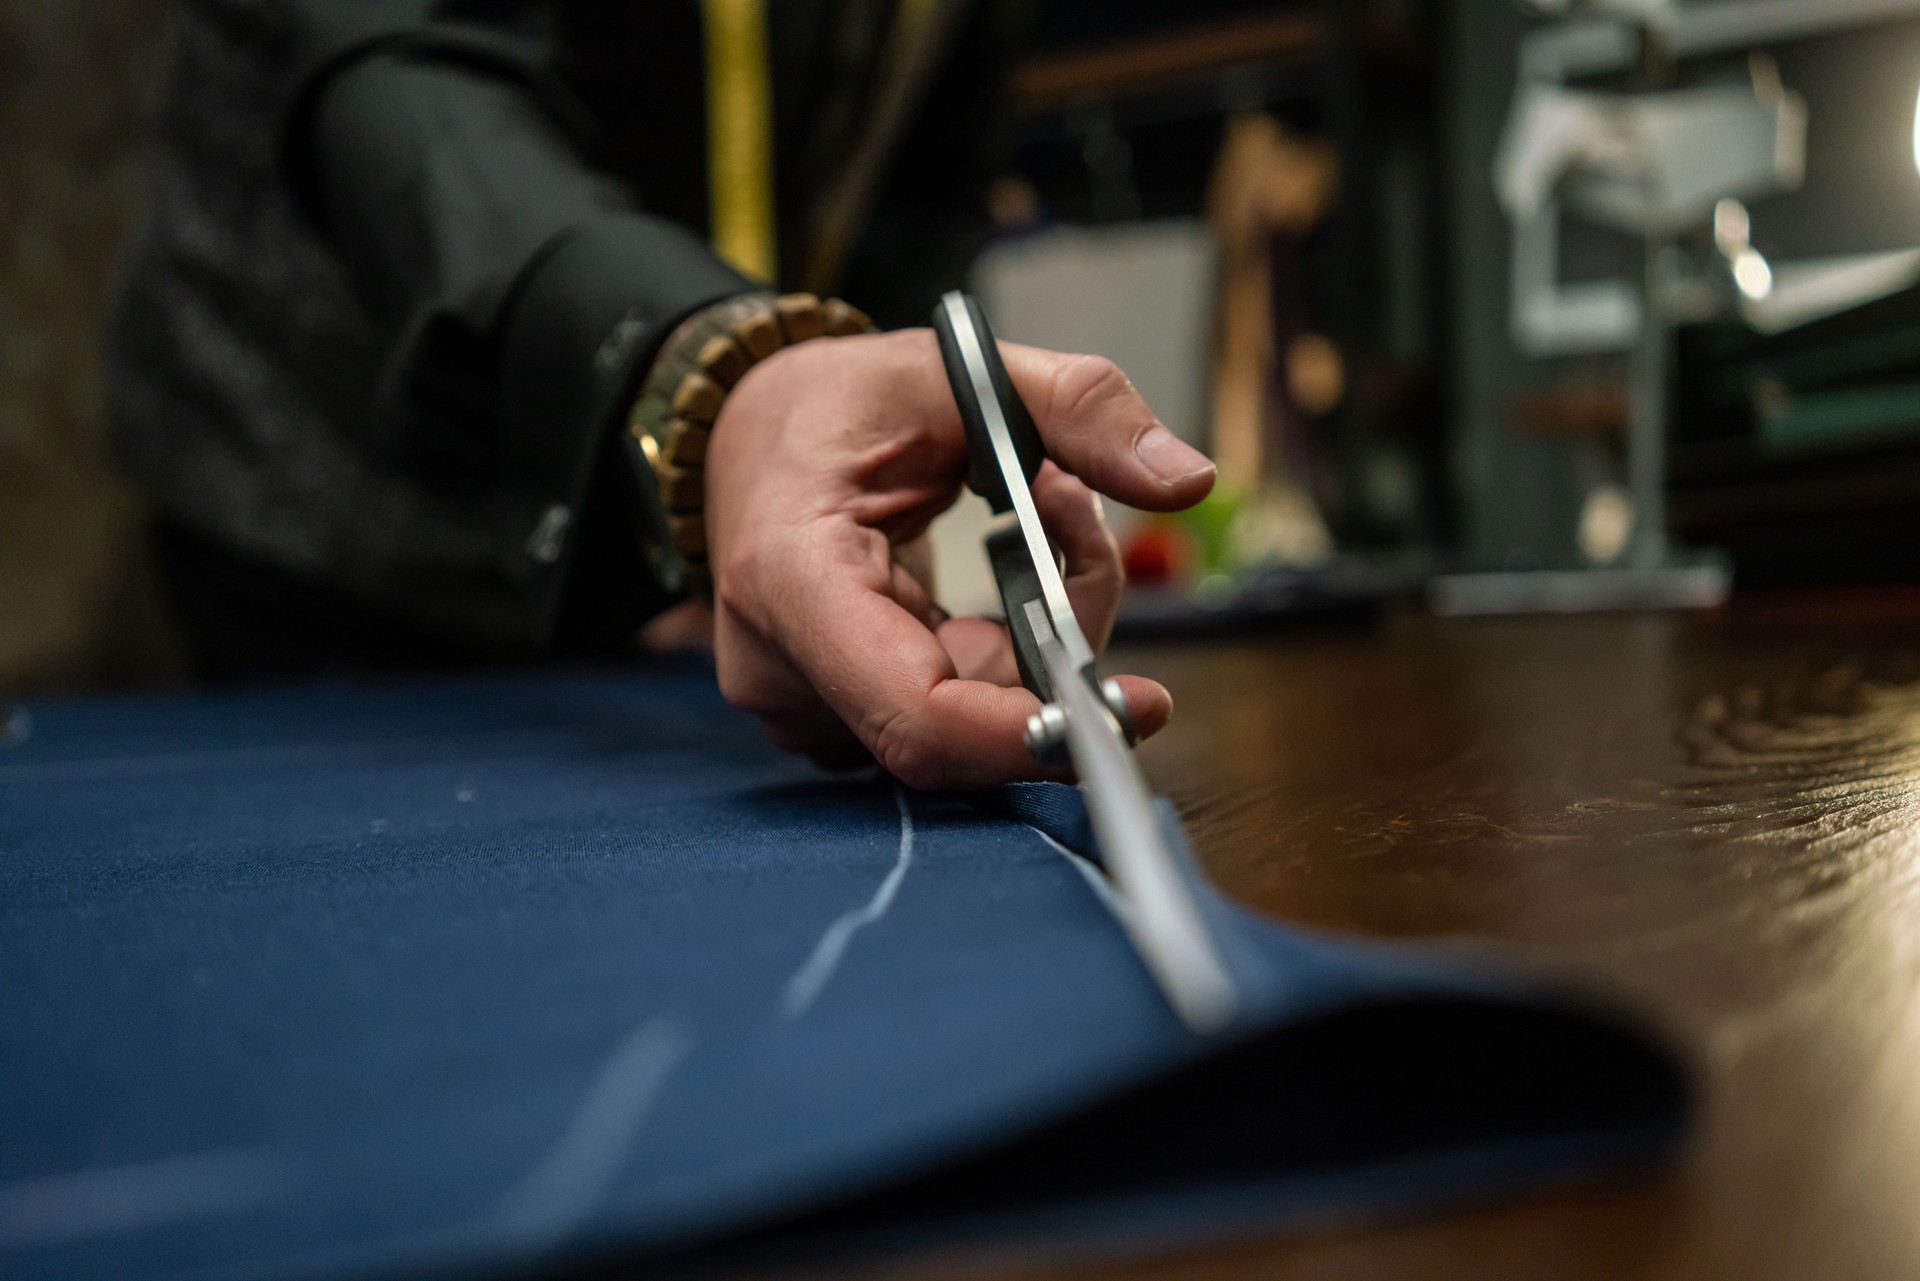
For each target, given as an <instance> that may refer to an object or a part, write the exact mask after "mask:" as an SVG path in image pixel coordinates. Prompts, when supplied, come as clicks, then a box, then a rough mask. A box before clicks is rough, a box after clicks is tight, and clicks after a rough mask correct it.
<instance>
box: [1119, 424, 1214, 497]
mask: <svg viewBox="0 0 1920 1281" xmlns="http://www.w3.org/2000/svg"><path fill="white" fill-rule="evenodd" d="M1133 452H1134V453H1136V454H1138V455H1139V456H1140V461H1141V462H1143V463H1145V464H1146V465H1147V470H1148V471H1150V472H1152V473H1153V474H1154V475H1156V476H1158V477H1159V478H1160V480H1161V482H1162V483H1164V484H1168V485H1172V484H1176V483H1178V482H1179V481H1183V480H1188V479H1191V478H1192V477H1194V476H1199V475H1203V474H1204V473H1206V472H1210V471H1212V470H1213V464H1212V463H1211V462H1210V461H1208V459H1207V456H1206V455H1205V454H1203V453H1201V452H1200V451H1199V450H1197V449H1195V448H1194V447H1193V446H1192V445H1189V444H1187V443H1186V442H1185V441H1183V440H1181V439H1180V438H1179V437H1178V436H1176V435H1174V434H1173V433H1172V432H1170V431H1168V430H1167V429H1166V428H1165V427H1154V428H1152V429H1150V430H1148V431H1147V432H1145V433H1144V434H1143V435H1142V436H1141V437H1140V439H1139V440H1136V441H1135V442H1134V443H1133Z"/></svg>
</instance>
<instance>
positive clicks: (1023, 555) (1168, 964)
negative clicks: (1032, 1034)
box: [933, 290, 1239, 1033]
mask: <svg viewBox="0 0 1920 1281" xmlns="http://www.w3.org/2000/svg"><path fill="white" fill-rule="evenodd" d="M933 329H934V333H935V334H937V335H938V336H939V339H940V357H941V360H942V361H943V362H944V363H945V365H946V370H947V381H948V383H949V384H950V385H951V386H952V388H953V398H954V400H955V402H956V403H957V404H958V405H959V407H960V419H961V421H962V422H963V423H964V424H965V425H966V432H967V461H968V468H967V485H968V488H970V489H972V490H973V491H974V492H975V493H976V494H979V495H980V496H981V497H982V498H984V499H986V500H987V505H988V506H989V507H991V508H992V509H993V511H994V513H995V515H996V516H999V517H1001V518H1002V519H1001V520H1000V521H998V522H996V524H997V525H998V528H996V529H994V530H993V531H991V532H990V533H988V535H987V537H986V551H987V560H988V562H989V563H990V564H991V565H992V567H993V576H994V579H995V581H996V582H997V583H998V585H999V588H1000V600H1001V603H1002V604H1003V606H1004V607H1005V609H1006V615H1007V629H1008V631H1009V632H1010V633H1011V634H1012V638H1013V652H1014V657H1015V659H1016V661H1017V662H1018V663H1019V667H1020V681H1021V683H1022V684H1023V685H1025V686H1026V687H1027V688H1028V689H1029V690H1031V691H1032V692H1033V693H1034V695H1035V696H1036V697H1038V698H1039V700H1040V704H1041V705H1040V710H1039V711H1038V712H1035V713H1034V714H1033V715H1032V716H1030V717H1028V718H1027V729H1026V742H1027V747H1028V749H1029V750H1030V751H1032V752H1033V754H1034V756H1035V757H1036V758H1037V759H1039V760H1041V761H1045V762H1048V763H1050V764H1065V763H1068V762H1071V763H1072V765H1073V767H1074V769H1075V770H1076V771H1077V772H1078V773H1079V775H1080V787H1081V791H1082V792H1083V793H1084V795H1085V798H1086V804H1087V813H1088V815H1089V817H1091V818H1092V820H1093V831H1094V835H1095V837H1096V838H1097V839H1098V840H1099V842H1100V852H1101V854H1102V855H1103V857H1104V861H1105V863H1106V868H1107V873H1108V875H1109V876H1110V877H1111V878H1112V879H1113V881H1114V882H1115V884H1116V888H1117V889H1118V890H1119V892H1120V895H1121V897H1122V899H1123V900H1124V902H1125V903H1126V904H1127V908H1128V911H1127V913H1126V915H1125V918H1124V919H1125V924H1126V928H1127V932H1128V934H1129V936H1130V937H1131V938H1132V940H1133V945H1134V949H1135V950H1136V951H1137V952H1138V953H1139V954H1140V959H1141V961H1142V962H1143V963H1144V964H1145V965H1146V967H1147V970H1148V972H1149V973H1150V974H1152V976H1153V978H1154V981H1155V982H1156V983H1157V984H1158V985H1159V987H1160V990H1161V992H1162V993H1163V994H1165V996H1166V998H1167V1003H1168V1004H1169V1005H1171V1006H1172V1007H1173V1010H1174V1013H1175V1014H1177V1015H1178V1016H1179V1017H1180V1019H1181V1021H1182V1022H1184V1023H1185V1024H1186V1025H1187V1026H1188V1027H1189V1028H1190V1029H1192V1030H1193V1031H1195V1032H1199V1033H1206V1032H1214V1031H1218V1030H1219V1029H1221V1028H1223V1027H1225V1026H1226V1025H1227V1024H1228V1023H1230V1022H1231V1021H1232V1019H1233V1017H1234V1014H1235V1012H1236V1010H1237V1009H1238V1005H1239V997H1238V994H1237V993H1236V992H1235V990H1234V985H1233V980H1232V978H1231V977H1230V976H1229V974H1228V972H1227V968H1226V965H1225V963H1224V962H1223V961H1222V960H1221V956H1220V951H1219V948H1218V947H1217V946H1216V944H1215V942H1214V939H1213V937H1212V936H1211V935H1210V934H1209V933H1208V931H1207V926H1206V919H1205V917H1204V916H1203V915H1202V914H1201V912H1200V909H1199V905H1198V903H1197V902H1196V901H1195V898H1194V894H1193V881H1192V879H1191V878H1190V876H1189V875H1187V874H1185V873H1183V871H1182V864H1181V862H1180V861H1179V859H1177V858H1176V856H1175V855H1174V853H1173V851H1172V849H1171V848H1170V847H1169V845H1168V843H1167V838H1166V834H1165V832H1164V831H1163V829H1162V828H1161V825H1160V819H1159V817H1158V815H1157V814H1156V813H1155V811H1154V807H1153V799H1152V795H1151V793H1150V792H1149V791H1148V790H1147V783H1146V779H1145V778H1144V777H1142V775H1141V773H1140V767H1139V765H1138V763H1136V762H1135V760H1134V757H1133V743H1134V737H1135V736H1134V732H1133V723H1132V718H1131V717H1130V716H1129V714H1128V711H1127V700H1126V697H1125V695H1124V694H1122V692H1121V690H1120V686H1119V684H1118V683H1117V682H1115V681H1110V680H1102V679H1101V677H1100V671H1099V665H1098V664H1097V662H1096V661H1095V659H1094V655H1093V648H1092V647H1091V646H1090V645H1088V644H1087V638H1086V634H1085V633H1084V632H1082V631H1081V630H1080V622H1079V620H1078V619H1076V618H1075V617H1074V614H1073V606H1072V604H1071V603H1070V602H1069V601H1068V599H1067V588H1066V583H1065V582H1064V581H1063V580H1062V579H1061V576H1060V555H1059V552H1058V551H1057V550H1056V549H1055V548H1054V546H1053V544H1052V542H1051V541H1050V540H1049V539H1048V538H1047V533H1046V530H1045V529H1044V528H1042V526H1041V524H1040V513H1039V511H1038V509H1037V508H1035V506H1034V502H1033V491H1032V489H1031V488H1030V487H1029V486H1030V483H1031V482H1032V480H1033V478H1034V476H1035V475H1036V474H1037V473H1038V472H1039V470H1040V464H1042V463H1044V462H1045V461H1046V459H1047V452H1046V445H1045V443H1044V442H1043V441H1042V440H1041V439H1040V433H1039V431H1038V429H1036V428H1035V427H1034V425H1033V417H1032V416H1031V415H1030V414H1029V413H1028V412H1027V407H1026V405H1025V404H1024V403H1023V402H1022V401H1021V399H1020V395H1019V393H1018V392H1016V391H1015V390H1014V387H1013V380H1012V379H1011V378H1009V377H1008V376H1007V369H1006V366H1005V365H1004V364H1003V363H1002V362H1001V360H1000V350H999V348H998V347H997V346H996V345H995V343H994V339H993V332H992V331H991V330H990V329H988V328H987V318H986V316H985V314H984V313H983V312H982V311H981V310H980V304H979V303H978V302H976V301H974V300H973V299H972V298H970V297H968V296H967V295H966V294H964V293H962V292H960V291H959V290H954V291H952V292H950V293H948V294H946V295H945V296H944V297H942V298H941V299H940V303H939V305H938V306H937V307H935V308H934V312H933ZM1009 512H1011V513H1012V518H1011V519H1010V520H1009V519H1006V517H1007V515H1008V513H1009Z"/></svg>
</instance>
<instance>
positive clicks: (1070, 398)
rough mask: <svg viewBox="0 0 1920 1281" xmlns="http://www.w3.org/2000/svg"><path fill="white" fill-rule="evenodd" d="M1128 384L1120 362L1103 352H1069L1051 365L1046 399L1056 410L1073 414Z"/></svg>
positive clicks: (1115, 392) (1118, 392)
mask: <svg viewBox="0 0 1920 1281" xmlns="http://www.w3.org/2000/svg"><path fill="white" fill-rule="evenodd" d="M1130 385H1131V384H1129V383H1128V382H1127V376H1126V375H1125V374H1124V373H1122V372H1120V366H1118V365H1116V364H1114V363H1113V362H1112V361H1111V360H1108V359H1107V358H1106V357H1105V356H1069V357H1067V358H1066V359H1065V360H1063V361H1061V362H1060V363H1059V364H1058V365H1055V366H1054V369H1053V388H1052V392H1053V395H1052V397H1051V398H1050V399H1051V401H1052V404H1053V405H1054V406H1055V407H1056V409H1057V410H1058V411H1059V412H1060V413H1062V414H1064V415H1065V416H1067V417H1069V418H1077V417H1080V416H1081V415H1083V414H1085V413H1086V412H1087V411H1088V410H1089V409H1090V408H1091V407H1092V406H1094V405H1097V404H1099V403H1100V402H1101V401H1103V400H1107V399H1110V398H1112V397H1114V396H1117V395H1120V394H1121V393H1123V392H1125V391H1126V390H1127V388H1128V387H1129V386H1130Z"/></svg>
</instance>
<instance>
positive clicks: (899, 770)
mask: <svg viewBox="0 0 1920 1281" xmlns="http://www.w3.org/2000/svg"><path fill="white" fill-rule="evenodd" d="M872 742H873V757H874V759H875V760H877V761H879V762H880V766H881V768H882V769H884V770H886V771H887V773H889V774H891V775H893V776H894V777H895V778H897V779H899V780H900V781H901V782H902V783H905V784H906V785H907V786H908V787H911V788H913V789H915V790H916V791H922V792H931V791H937V790H939V788H940V785H941V783H942V782H943V781H944V779H945V777H946V757H945V754H944V753H943V752H942V751H941V748H940V743H939V740H938V738H937V737H936V736H935V735H933V734H932V733H930V732H929V731H928V727H927V726H926V725H925V724H924V723H923V722H922V721H921V720H920V718H918V717H916V716H913V715H911V714H910V713H908V712H906V711H904V710H902V711H897V712H895V713H894V714H893V715H891V716H889V717H888V718H887V721H886V723H885V724H883V725H882V726H881V727H880V732H879V733H877V734H875V735H874V736H873V740H872Z"/></svg>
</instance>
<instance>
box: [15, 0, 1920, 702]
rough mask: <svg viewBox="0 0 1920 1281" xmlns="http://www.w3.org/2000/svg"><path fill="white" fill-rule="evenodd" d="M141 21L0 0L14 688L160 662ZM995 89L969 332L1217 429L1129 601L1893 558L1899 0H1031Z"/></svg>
mask: <svg viewBox="0 0 1920 1281" xmlns="http://www.w3.org/2000/svg"><path fill="white" fill-rule="evenodd" d="M168 20H169V5H168V4H167V3H166V2H165V0H123V2H122V3H120V4H116V5H113V6H97V5H72V4H65V3H60V2H59V0H0V689H4V690H8V691H17V692H26V691H35V692H38V691H46V690H64V689H83V688H99V687H109V686H125V685H131V684H143V683H154V682H166V681H169V680H174V679H178V678H179V676H180V673H181V664H180V660H179V657H178V650H177V647H176V646H175V645H174V643H173V641H172V639H171V637H170V634H169V630H168V625H167V620H166V618H165V616H164V611H163V610H162V609H161V608H160V606H159V604H158V602H157V595H156V593H155V592H154V591H153V589H152V587H151V583H150V575H149V572H148V568H147V562H146V559H145V551H144V549H143V547H142V545H141V532H140V531H141V528H142V525H141V520H140V514H139V512H138V510H137V507H136V505H135V503H134V502H133V500H132V499H131V498H130V496H129V494H128V493H127V491H126V490H125V489H124V488H123V487H122V485H121V484H120V483H119V482H118V481H117V480H116V478H115V475H114V471H113V467H112V465H111V462H110V460H109V458H108V456H107V452H106V450H105V447H104V444H103V441H102V433H101V427H100V407H99V402H100V398H101V397H100V375H99V348H100V331H101V324H102V319H103V314H104V311H105V308H106V306H107V302H108V300H109V298H110V296H111V293H112V290H113V286H114V280H115V271H116V264H117V259H118V250H119V246H120V244H121V243H122V241H123V239H124V238H125V236H126V235H127V234H128V231H129V225H130V221H131V219H132V218H133V216H134V213H135V208H136V203H137V196H138V191H139V184H140V181H141V174H142V164H143V139H144V137H145V136H146V132H147V129H148V125H149V121H150V117H151V114H152V112H153V110H154V106H155V87H156V83H157V79H158V73H159V70H160V65H159V63H160V59H161V58H162V57H163V56H164V53H165V49H166V33H167V27H168ZM1010 95H1011V105H1012V112H1011V128H1012V136H1011V137H1010V138H1009V139H1008V144H1009V145H1008V149H1007V151H1006V155H1007V156H1008V160H1007V162H1006V166H1005V172H1004V173H1003V174H1002V175H1001V176H1000V177H999V178H998V179H997V180H996V181H995V182H994V184H993V187H992V190H991V209H992V214H993V221H994V232H993V235H992V238H991V240H990V242H989V243H988V244H987V246H986V248H985V249H984V251H983V253H982V255H981V257H980V259H979V261H978V262H977V263H976V265H975V268H974V275H973V281H972V284H973V287H974V288H975V289H976V290H977V291H978V292H979V293H980V295H981V296H982V299H983V301H984V302H985V304H986V306H987V309H988V312H989V314H990V315H991V316H992V317H993V318H994V322H995V325H996V328H997V330H998V331H999V333H1000V335H1001V336H1002V337H1003V338H1010V339H1017V340H1022V341H1027V342H1034V343H1040V344H1044V345H1048V346H1053V347H1059V348H1065V349H1069V350H1083V351H1096V352H1100V353H1102V354H1105V355H1109V356H1112V357H1113V358H1114V359H1116V360H1117V361H1119V362H1120V363H1121V364H1122V366H1123V367H1125V368H1126V369H1127V370H1128V371H1129V373H1130V374H1131V375H1132V376H1133V378H1134V380H1135V381H1136V383H1137V384H1138V385H1139V386H1140V388H1141V389H1142V391H1143V392H1144V393H1145V394H1146V396H1147V398H1148V399H1149V401H1150V402H1151V403H1153V404H1154V405H1155V406H1156V408H1157V409H1158V410H1159V412H1160V413H1161V415H1162V417H1163V418H1165V419H1166V420H1167V422H1168V423H1169V424H1170V425H1171V426H1173V427H1174V428H1175V429H1176V430H1177V431H1179V432H1180V433H1181V434H1182V435H1184V436H1186V437H1187V438H1188V439H1189V440H1192V441H1194V442H1195V443H1197V444H1200V445H1202V446H1203V447H1204V448H1206V449H1208V450H1209V451H1210V452H1211V453H1212V454H1213V455H1214V456H1215V458H1216V459H1217V460H1218V461H1219V463H1220V466H1221V476H1222V485H1221V488H1220V492H1219V493H1218V494H1217V495H1216V497H1215V498H1214V499H1212V500H1209V502H1208V504H1207V505H1206V506H1205V507H1204V508H1203V509H1201V510H1200V511H1198V512H1196V513H1192V514H1190V515H1187V516H1184V517H1182V518H1180V519H1177V520H1152V521H1150V520H1146V519H1144V518H1140V517H1137V516H1134V515H1132V514H1130V513H1124V512H1117V513H1114V518H1115V522H1116V524H1117V525H1118V526H1120V527H1121V531H1122V535H1123V543H1124V548H1125V552H1126V555H1127V560H1128V568H1129V573H1130V575H1131V576H1132V577H1133V579H1134V580H1135V581H1136V583H1138V584H1139V585H1140V587H1141V590H1140V591H1139V592H1138V593H1136V599H1135V603H1134V604H1133V605H1132V606H1130V613H1129V615H1128V619H1127V623H1126V625H1127V626H1128V627H1130V628H1132V629H1133V630H1134V631H1135V632H1136V633H1137V634H1142V635H1145V634H1149V633H1151V632H1154V631H1156V630H1161V631H1165V630H1173V631H1179V632H1198V633H1201V634H1205V633H1206V632H1208V631H1210V630H1215V629H1220V628H1224V627H1228V626H1243V625H1244V626H1266V625H1288V624H1290V623H1291V621H1293V620H1296V619H1299V618H1302V617H1324V616H1337V617H1349V616H1355V617H1364V616H1368V615H1369V614H1371V613H1373V612H1377V611H1378V610H1379V609H1381V608H1383V607H1385V606H1389V605H1394V604H1396V603H1406V604H1410V605H1413V606H1415V607H1421V608H1427V607H1431V608H1437V609H1440V610H1441V611H1442V612H1489V611H1493V612H1527V611H1534V610H1540V609H1554V610H1566V609H1598V608H1610V607H1622V606H1627V607H1648V606H1659V607H1680V608H1698V607H1712V606H1717V605H1719V604H1720V603H1721V602H1722V601H1723V600H1724V599H1725V597H1726V594H1727V592H1728V590H1729V585H1730V590H1731V591H1732V592H1733V593H1734V599H1735V600H1736V602H1738V601H1740V600H1743V599H1747V598H1749V597H1750V596H1751V597H1753V598H1756V599H1757V598H1760V597H1763V596H1765V595H1766V594H1768V593H1780V592H1797V593H1805V592H1808V591H1818V590H1823V589H1831V588H1850V589H1854V590H1856V591H1857V590H1858V589H1860V588H1863V587H1865V588H1872V589H1874V590H1875V591H1880V592H1884V593H1887V594H1888V595H1889V596H1892V595H1897V593H1898V591H1899V589H1900V587H1901V585H1903V584H1907V583H1911V582H1912V580H1913V579H1914V578H1915V576H1916V573H1920V521H1916V520H1915V519H1914V512H1915V511H1916V503H1920V0H1711V2H1703V3H1670V2H1666V0H1594V2H1593V3H1585V4H1583V3H1577V2H1575V0H1539V2H1538V3H1533V4H1523V3H1519V2H1518V0H1427V2H1422V0H1348V2H1328V3H1290V4H1276V3H1259V4H1256V3H1248V2H1246V0H1049V2H1048V3H1045V4H1038V5H1035V6H1034V9H1033V14H1032V22H1031V30H1030V34H1029V41H1028V45H1027V48H1026V51H1025V53H1024V54H1023V55H1022V58H1021V60H1020V62H1019V65H1018V67H1017V69H1016V72H1015V74H1014V76H1013V79H1012V83H1011V85H1010ZM980 519H981V514H980V512H979V510H978V509H969V510H968V511H962V512H960V513H958V514H956V516H955V517H954V518H952V519H951V520H949V521H948V522H947V523H946V526H945V527H944V528H943V531H942V542H943V555H942V573H943V586H944V590H945V592H946V594H947V596H948V597H949V599H948V604H949V605H950V606H954V607H957V608H966V607H969V606H973V607H979V606H990V605H991V603H992V602H991V599H990V587H989V586H988V584H987V583H986V580H985V577H984V570H983V566H982V565H981V563H980V561H979V559H978V554H977V550H975V549H977V542H976V541H974V536H975V534H976V533H977V525H978V522H979V520H980Z"/></svg>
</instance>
